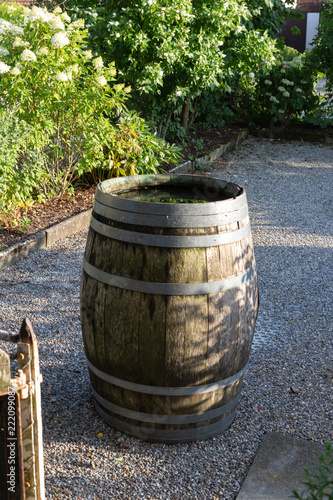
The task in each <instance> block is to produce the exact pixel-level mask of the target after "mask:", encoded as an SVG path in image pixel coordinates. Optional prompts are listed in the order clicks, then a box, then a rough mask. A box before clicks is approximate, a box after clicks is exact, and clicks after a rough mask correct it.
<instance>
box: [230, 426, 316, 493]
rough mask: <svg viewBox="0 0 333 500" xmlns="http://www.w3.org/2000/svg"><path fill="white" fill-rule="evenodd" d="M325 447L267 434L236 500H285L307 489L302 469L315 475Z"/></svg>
mask: <svg viewBox="0 0 333 500" xmlns="http://www.w3.org/2000/svg"><path fill="white" fill-rule="evenodd" d="M324 450H325V447H324V445H320V444H318V443H315V442H312V441H306V440H304V439H299V438H295V437H293V436H289V435H283V434H279V433H275V432H270V433H267V434H266V436H265V438H264V440H263V442H262V443H261V445H260V447H259V450H258V453H257V455H256V457H255V459H254V461H253V464H252V466H251V468H250V471H249V474H248V475H247V477H246V479H245V481H244V483H243V486H242V488H241V490H240V492H239V494H238V496H237V498H236V500H287V499H288V498H293V496H292V490H293V489H294V490H296V491H297V492H298V493H301V492H302V491H304V490H305V489H306V486H305V485H304V481H305V480H306V475H305V473H304V467H308V468H309V469H310V470H311V471H314V470H315V469H316V468H317V467H318V466H319V462H318V457H319V456H320V455H321V454H322V453H323V452H324Z"/></svg>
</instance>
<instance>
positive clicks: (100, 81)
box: [95, 75, 108, 87]
mask: <svg viewBox="0 0 333 500" xmlns="http://www.w3.org/2000/svg"><path fill="white" fill-rule="evenodd" d="M95 81H96V83H97V84H98V85H101V87H104V86H105V85H106V84H107V83H108V82H107V80H106V78H105V77H104V76H103V75H100V76H96V78H95Z"/></svg>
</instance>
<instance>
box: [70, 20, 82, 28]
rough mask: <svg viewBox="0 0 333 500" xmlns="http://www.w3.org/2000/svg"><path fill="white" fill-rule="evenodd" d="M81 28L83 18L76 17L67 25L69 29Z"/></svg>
mask: <svg viewBox="0 0 333 500" xmlns="http://www.w3.org/2000/svg"><path fill="white" fill-rule="evenodd" d="M83 28H84V19H77V20H76V21H74V22H73V23H72V24H71V25H70V26H69V27H68V29H69V30H71V29H83Z"/></svg>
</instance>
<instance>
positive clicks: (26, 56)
mask: <svg viewBox="0 0 333 500" xmlns="http://www.w3.org/2000/svg"><path fill="white" fill-rule="evenodd" d="M36 59H37V58H36V54H35V53H34V52H32V50H29V49H24V51H23V52H22V54H21V61H23V62H29V61H36Z"/></svg>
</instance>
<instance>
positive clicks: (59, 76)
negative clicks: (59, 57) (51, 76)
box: [55, 72, 68, 82]
mask: <svg viewBox="0 0 333 500" xmlns="http://www.w3.org/2000/svg"><path fill="white" fill-rule="evenodd" d="M55 78H56V80H58V82H67V81H68V75H67V73H64V72H62V73H57V74H56V76H55Z"/></svg>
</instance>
